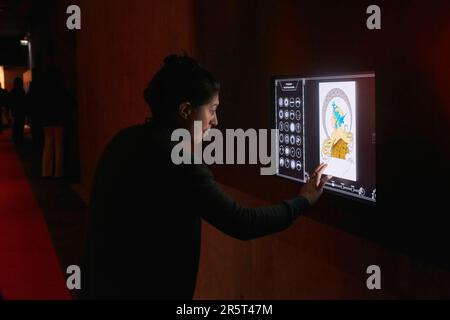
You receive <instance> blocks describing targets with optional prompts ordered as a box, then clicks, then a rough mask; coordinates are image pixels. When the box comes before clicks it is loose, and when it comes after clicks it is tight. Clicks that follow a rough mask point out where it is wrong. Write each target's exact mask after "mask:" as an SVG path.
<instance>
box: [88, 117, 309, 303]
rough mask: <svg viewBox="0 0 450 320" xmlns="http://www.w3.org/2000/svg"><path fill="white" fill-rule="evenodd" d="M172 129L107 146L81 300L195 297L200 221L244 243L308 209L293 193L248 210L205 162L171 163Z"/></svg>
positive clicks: (156, 128) (143, 130) (138, 132)
mask: <svg viewBox="0 0 450 320" xmlns="http://www.w3.org/2000/svg"><path fill="white" fill-rule="evenodd" d="M170 136H171V131H170V130H169V129H167V128H165V127H163V126H162V125H159V124H157V123H156V122H150V123H147V124H144V125H137V126H134V127H130V128H127V129H124V130H122V131H121V132H120V133H118V134H117V135H116V136H115V137H114V138H113V139H112V141H111V142H110V143H109V144H108V146H107V147H106V149H105V151H104V153H103V155H102V157H101V159H100V161H99V163H98V166H97V170H96V173H95V179H94V183H93V188H92V192H91V199H90V208H91V223H90V232H89V236H88V243H87V244H88V245H87V250H86V257H85V260H84V263H83V266H82V279H83V286H82V294H81V297H82V298H89V299H116V298H117V299H127V298H130V299H192V297H193V294H194V289H195V283H196V277H197V269H198V263H199V256H200V237H201V229H200V227H201V219H204V220H206V221H207V222H208V223H210V224H211V225H213V226H214V227H216V228H217V229H219V230H220V231H222V232H224V233H226V234H228V235H230V236H231V237H234V238H237V239H240V240H251V239H255V238H258V237H261V236H264V235H268V234H272V233H275V232H279V231H281V230H284V229H286V228H287V227H288V226H290V225H291V224H292V222H293V221H294V220H295V219H296V218H297V217H298V216H299V215H300V214H301V213H302V212H303V211H304V210H306V209H307V207H308V206H309V204H308V201H307V200H306V199H304V198H302V197H296V198H294V199H291V200H287V201H284V202H282V203H279V204H276V205H273V206H267V207H259V208H246V207H242V206H240V205H239V204H238V203H236V202H235V201H233V199H231V198H230V197H229V196H228V195H227V194H226V193H224V192H223V191H222V190H221V188H220V187H219V186H218V185H217V184H216V183H215V181H214V177H213V175H212V173H211V172H210V170H209V169H208V168H207V167H206V166H205V165H198V164H191V165H188V164H182V165H174V164H173V163H172V161H171V150H172V147H173V146H174V145H175V144H177V143H178V142H172V141H170Z"/></svg>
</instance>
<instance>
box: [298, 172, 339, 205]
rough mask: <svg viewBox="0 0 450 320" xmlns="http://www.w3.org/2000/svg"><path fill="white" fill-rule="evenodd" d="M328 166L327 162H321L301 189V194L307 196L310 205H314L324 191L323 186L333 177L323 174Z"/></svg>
mask: <svg viewBox="0 0 450 320" xmlns="http://www.w3.org/2000/svg"><path fill="white" fill-rule="evenodd" d="M327 166H328V165H327V164H326V163H321V164H320V165H319V166H318V167H317V168H316V169H315V170H314V172H313V174H312V175H311V177H310V178H309V180H308V181H307V182H306V183H305V184H304V185H303V187H302V188H301V190H300V194H299V195H300V196H302V197H304V198H306V199H307V200H308V201H309V204H310V205H313V204H314V203H315V202H316V201H317V200H318V199H319V197H320V195H321V194H322V192H323V186H324V185H325V183H327V182H328V181H329V180H330V179H331V178H332V177H333V176H329V175H327V176H322V174H323V171H324V170H325V168H326V167H327Z"/></svg>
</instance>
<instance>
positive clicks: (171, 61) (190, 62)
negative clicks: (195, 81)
mask: <svg viewBox="0 0 450 320" xmlns="http://www.w3.org/2000/svg"><path fill="white" fill-rule="evenodd" d="M164 65H165V66H167V67H181V68H186V69H187V70H190V71H192V70H194V69H196V68H198V67H199V64H198V62H197V61H195V60H194V59H192V58H191V57H189V56H188V55H187V54H186V53H184V55H183V56H179V55H177V54H170V55H168V56H167V57H166V58H165V59H164Z"/></svg>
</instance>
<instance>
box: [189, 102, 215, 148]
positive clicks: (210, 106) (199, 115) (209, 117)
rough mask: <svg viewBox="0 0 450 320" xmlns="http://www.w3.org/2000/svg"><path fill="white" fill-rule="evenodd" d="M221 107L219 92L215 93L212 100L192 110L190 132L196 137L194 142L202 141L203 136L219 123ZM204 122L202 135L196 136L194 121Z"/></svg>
mask: <svg viewBox="0 0 450 320" xmlns="http://www.w3.org/2000/svg"><path fill="white" fill-rule="evenodd" d="M218 107H219V93H216V94H214V95H213V97H212V98H211V100H210V101H209V102H208V103H206V104H204V105H202V106H200V107H198V108H195V109H194V110H193V112H192V116H191V117H190V118H189V119H190V125H189V129H188V130H189V132H190V134H191V137H193V138H194V142H200V141H201V140H202V138H203V137H205V136H206V135H207V134H208V131H209V129H211V128H212V127H215V126H217V125H218V123H219V121H218V119H217V108H218ZM195 121H201V122H202V131H201V136H195V134H194V122H195Z"/></svg>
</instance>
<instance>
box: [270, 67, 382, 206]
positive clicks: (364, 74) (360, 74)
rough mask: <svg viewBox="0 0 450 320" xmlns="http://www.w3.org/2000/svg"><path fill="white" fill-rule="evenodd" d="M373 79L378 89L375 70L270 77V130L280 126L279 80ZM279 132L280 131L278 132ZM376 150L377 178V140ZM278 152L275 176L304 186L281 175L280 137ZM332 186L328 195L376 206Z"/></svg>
mask: <svg viewBox="0 0 450 320" xmlns="http://www.w3.org/2000/svg"><path fill="white" fill-rule="evenodd" d="M369 77H370V78H373V79H374V88H376V73H375V71H373V70H367V71H356V72H342V73H326V74H325V73H324V75H317V73H316V74H297V75H293V74H288V75H272V76H271V77H270V82H269V86H270V103H269V113H270V128H275V129H277V130H279V129H278V126H277V115H276V114H275V113H276V101H275V98H276V97H275V95H276V94H275V91H276V90H274V88H275V82H276V81H277V80H278V81H279V80H287V81H289V80H301V81H302V82H303V81H305V80H345V79H355V78H369ZM304 98H305V96H304V93H303V99H304ZM302 103H304V101H303V102H302ZM376 109H377V108H376V90H375V95H374V110H373V117H374V119H373V121H374V126H373V129H374V133H375V139H376ZM302 121H303V123H304V118H303V120H302ZM277 132H278V131H277ZM374 148H375V158H374V164H375V177H376V172H377V170H376V154H377V152H376V140H375V143H374ZM275 151H276V152H277V157H276V158H277V164H276V165H277V169H276V173H275V176H277V177H280V178H284V179H288V180H292V181H296V182H300V183H302V184H304V183H305V182H306V180H301V179H298V178H295V177H291V176H287V175H284V174H280V173H279V165H280V164H279V161H278V159H279V156H278V155H279V136H278V135H277V138H276V150H275ZM329 185H331V183H329V182H328V183H327V184H326V185H325V186H324V190H325V191H326V192H327V193H330V194H333V195H337V196H339V197H342V198H345V199H348V200H352V201H357V202H359V203H364V204H366V205H369V206H375V205H376V202H377V201H376V199H375V200H373V199H371V198H369V197H366V196H359V195H357V194H355V193H351V192H349V191H345V190H340V189H337V188H334V187H331V186H329ZM375 190H376V185H375Z"/></svg>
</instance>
